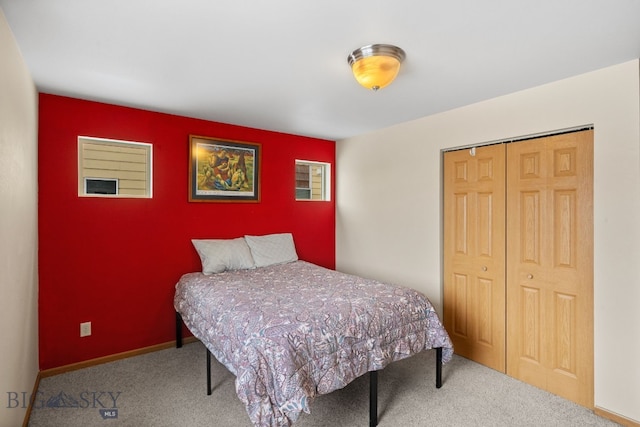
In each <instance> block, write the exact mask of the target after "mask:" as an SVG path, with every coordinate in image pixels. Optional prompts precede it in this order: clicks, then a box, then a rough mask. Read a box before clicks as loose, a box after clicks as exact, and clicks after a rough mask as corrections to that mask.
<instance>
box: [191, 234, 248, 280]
mask: <svg viewBox="0 0 640 427" xmlns="http://www.w3.org/2000/svg"><path fill="white" fill-rule="evenodd" d="M191 243H193V246H194V247H195V248H196V251H198V255H200V261H201V262H202V272H203V273H204V274H213V273H222V272H223V271H225V270H243V269H249V268H255V266H256V265H255V263H254V261H253V258H252V257H251V251H250V250H249V246H248V245H247V242H246V241H245V239H244V238H242V237H238V238H237V239H209V240H200V239H193V240H191Z"/></svg>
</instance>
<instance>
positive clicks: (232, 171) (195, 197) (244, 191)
mask: <svg viewBox="0 0 640 427" xmlns="http://www.w3.org/2000/svg"><path fill="white" fill-rule="evenodd" d="M261 149H262V146H261V144H258V143H254V142H243V141H234V140H229V139H221V138H211V137H206V136H198V135H189V201H190V202H227V203H229V202H232V203H233V202H254V203H257V202H260V158H261Z"/></svg>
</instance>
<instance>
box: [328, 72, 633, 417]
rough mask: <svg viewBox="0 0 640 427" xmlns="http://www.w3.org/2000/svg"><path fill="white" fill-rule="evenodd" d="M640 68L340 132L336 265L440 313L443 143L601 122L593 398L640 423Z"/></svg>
mask: <svg viewBox="0 0 640 427" xmlns="http://www.w3.org/2000/svg"><path fill="white" fill-rule="evenodd" d="M639 76H640V62H639V61H638V60H634V61H631V62H627V63H624V64H620V65H616V66H613V67H609V68H606V69H603V70H598V71H595V72H591V73H588V74H584V75H580V76H576V77H573V78H569V79H566V80H562V81H558V82H554V83H551V84H547V85H544V86H540V87H537V88H533V89H529V90H526V91H522V92H517V93H513V94H510V95H507V96H503V97H500V98H496V99H492V100H489V101H485V102H481V103H478V104H473V105H469V106H466V107H463V108H459V109H456V110H452V111H449V112H445V113H442V114H437V115H433V116H429V117H424V118H422V119H418V120H415V121H412V122H408V123H404V124H400V125H397V126H394V127H391V128H387V129H384V130H381V131H378V132H374V133H370V134H366V135H360V136H357V137H354V138H350V139H346V140H343V141H339V142H338V143H337V160H336V163H337V208H336V209H337V217H336V220H337V224H336V260H337V269H338V270H342V271H346V272H350V273H356V274H360V275H363V276H368V277H374V278H378V279H382V280H390V281H393V282H396V283H400V284H404V285H408V286H412V287H414V288H416V289H419V290H421V291H423V292H424V293H426V294H427V296H428V297H429V298H430V299H431V300H432V302H433V303H434V305H436V307H437V308H438V310H439V312H440V313H442V311H441V307H442V289H441V229H442V221H441V185H442V181H441V150H442V149H445V148H450V147H458V146H464V145H470V144H479V143H484V142H489V141H496V140H503V139H507V138H511V137H519V136H524V135H531V134H537V133H541V132H548V131H554V130H559V129H565V128H572V127H575V126H579V125H586V124H593V125H594V131H595V132H594V135H595V141H594V151H595V152H594V157H595V160H594V288H595V289H594V300H595V313H594V321H595V337H594V338H595V405H596V406H597V407H600V408H603V409H605V410H607V411H609V412H613V413H616V414H619V415H622V416H625V417H627V418H630V419H632V420H636V421H638V422H640V369H639V368H638V366H639V365H638V363H639V361H640V306H639V305H640V220H639V219H640V87H639V85H640V77H639ZM427 98H428V97H427Z"/></svg>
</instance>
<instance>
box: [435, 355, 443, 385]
mask: <svg viewBox="0 0 640 427" xmlns="http://www.w3.org/2000/svg"><path fill="white" fill-rule="evenodd" d="M440 387H442V347H438V348H436V388H440Z"/></svg>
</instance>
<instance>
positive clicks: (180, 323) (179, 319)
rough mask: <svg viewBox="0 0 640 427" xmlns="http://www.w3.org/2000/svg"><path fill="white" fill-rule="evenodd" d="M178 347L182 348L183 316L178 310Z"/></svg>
mask: <svg viewBox="0 0 640 427" xmlns="http://www.w3.org/2000/svg"><path fill="white" fill-rule="evenodd" d="M176 348H182V316H181V315H180V313H178V312H177V311H176Z"/></svg>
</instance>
